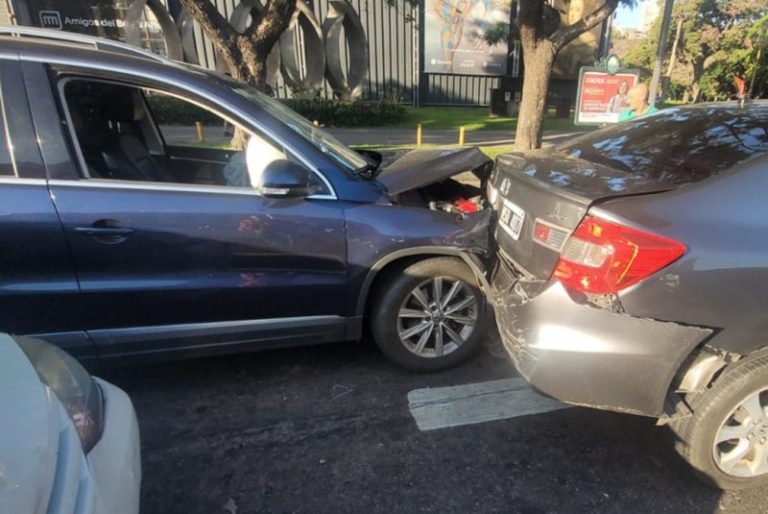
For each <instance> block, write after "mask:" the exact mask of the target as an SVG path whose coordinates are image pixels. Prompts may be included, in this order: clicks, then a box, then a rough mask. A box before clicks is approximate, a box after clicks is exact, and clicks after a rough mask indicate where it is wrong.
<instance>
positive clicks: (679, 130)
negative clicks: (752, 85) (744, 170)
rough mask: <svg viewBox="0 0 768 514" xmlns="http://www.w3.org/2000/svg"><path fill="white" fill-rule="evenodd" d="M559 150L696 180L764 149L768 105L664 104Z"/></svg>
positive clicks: (676, 179)
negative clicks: (682, 106)
mask: <svg viewBox="0 0 768 514" xmlns="http://www.w3.org/2000/svg"><path fill="white" fill-rule="evenodd" d="M558 150H559V151H560V152H563V153H565V154H567V155H569V156H571V157H576V158H581V159H584V160H587V161H590V162H594V163H598V164H603V165H606V166H610V167H612V168H615V169H617V170H621V171H626V172H627V173H633V174H634V173H638V174H643V175H645V176H647V177H650V178H654V179H657V180H659V181H661V182H666V183H673V184H686V183H690V182H697V181H699V180H704V179H706V178H709V177H711V176H713V175H716V174H718V173H720V172H723V171H725V170H727V169H729V168H732V167H733V166H735V165H736V164H738V163H740V162H743V161H746V160H747V159H750V158H752V157H756V156H759V155H762V154H766V153H768V105H766V104H760V105H752V106H750V107H747V108H746V109H737V108H736V107H726V106H723V105H713V106H710V107H699V108H693V109H680V108H673V109H666V110H664V111H661V112H659V113H658V114H654V115H651V116H646V117H643V118H639V119H637V120H633V121H629V122H624V123H619V124H616V125H613V126H611V127H608V128H605V129H602V130H598V131H595V132H592V133H590V134H587V135H586V136H583V137H580V138H578V139H576V140H573V141H570V142H568V143H566V144H564V145H561V146H560V147H558Z"/></svg>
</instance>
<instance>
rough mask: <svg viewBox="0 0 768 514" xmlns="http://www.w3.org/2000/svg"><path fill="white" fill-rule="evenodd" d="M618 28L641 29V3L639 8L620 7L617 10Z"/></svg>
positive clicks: (616, 21)
mask: <svg viewBox="0 0 768 514" xmlns="http://www.w3.org/2000/svg"><path fill="white" fill-rule="evenodd" d="M614 24H615V26H616V27H619V28H622V29H639V28H640V3H639V2H638V4H637V6H636V7H634V8H632V7H625V6H623V5H619V7H618V9H616V20H614Z"/></svg>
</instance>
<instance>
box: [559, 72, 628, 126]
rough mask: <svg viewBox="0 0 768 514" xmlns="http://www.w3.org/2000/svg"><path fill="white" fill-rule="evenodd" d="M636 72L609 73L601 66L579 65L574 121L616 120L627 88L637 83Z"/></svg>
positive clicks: (624, 100)
mask: <svg viewBox="0 0 768 514" xmlns="http://www.w3.org/2000/svg"><path fill="white" fill-rule="evenodd" d="M639 75H640V74H639V73H638V72H637V71H635V70H621V71H619V72H617V73H615V74H610V73H608V72H607V71H606V70H605V69H603V68H582V69H581V73H579V92H578V95H577V97H576V116H575V119H574V123H575V124H577V125H600V124H603V123H617V122H618V121H619V114H621V112H622V111H624V110H626V109H628V108H629V105H628V104H627V92H629V89H630V88H631V87H632V86H634V85H635V84H637V83H638V81H639Z"/></svg>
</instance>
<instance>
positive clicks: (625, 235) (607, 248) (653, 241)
mask: <svg viewBox="0 0 768 514" xmlns="http://www.w3.org/2000/svg"><path fill="white" fill-rule="evenodd" d="M684 253H685V245H683V244H682V243H680V242H678V241H675V240H673V239H668V238H666V237H662V236H658V235H656V234H651V233H648V232H644V231H641V230H637V229H634V228H630V227H626V226H624V225H619V224H617V223H613V222H610V221H606V220H604V219H601V218H596V217H594V216H586V217H585V218H584V219H583V220H582V221H581V223H580V224H579V226H578V227H576V230H575V231H574V232H573V234H572V235H571V237H570V238H569V239H568V241H567V242H566V244H565V247H564V248H563V250H562V252H561V254H560V260H558V262H557V266H556V267H555V273H554V276H555V278H557V279H558V280H559V281H560V282H562V283H563V284H564V285H566V286H568V287H571V288H573V289H576V290H578V291H581V292H584V293H593V294H611V293H616V292H618V291H620V290H622V289H625V288H627V287H629V286H631V285H632V284H636V283H637V282H639V281H641V280H643V279H645V278H647V277H649V276H651V275H652V274H654V273H656V272H657V271H659V270H660V269H662V268H665V267H666V266H669V265H670V264H672V263H673V262H674V261H676V260H677V259H679V258H680V257H681V256H682V255H683V254H684Z"/></svg>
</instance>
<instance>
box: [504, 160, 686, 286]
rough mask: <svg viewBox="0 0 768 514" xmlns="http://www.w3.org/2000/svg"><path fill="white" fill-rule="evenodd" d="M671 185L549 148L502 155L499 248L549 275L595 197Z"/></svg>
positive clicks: (540, 275)
mask: <svg viewBox="0 0 768 514" xmlns="http://www.w3.org/2000/svg"><path fill="white" fill-rule="evenodd" d="M673 187H674V186H673V185H670V184H667V183H661V182H659V181H656V180H654V179H650V178H647V177H646V176H645V175H643V174H631V173H627V172H625V171H619V170H617V169H614V168H611V167H609V166H605V165H602V164H596V163H593V162H589V161H586V160H582V159H576V158H571V157H567V156H565V155H563V154H560V153H557V152H555V151H551V150H544V151H532V152H525V153H514V154H505V155H500V156H499V157H498V159H497V164H496V169H495V170H494V173H493V175H492V178H491V187H490V193H489V201H490V202H491V204H492V205H493V206H494V209H495V210H496V212H497V215H498V223H497V225H496V230H495V237H496V240H497V242H498V245H499V250H500V251H501V253H502V255H503V256H504V257H506V258H507V259H508V260H510V261H512V262H513V264H515V265H516V266H517V267H518V268H520V269H521V271H523V272H525V273H527V274H529V275H531V276H532V278H537V279H546V278H548V277H549V276H550V275H551V274H552V270H553V269H554V267H555V264H556V263H557V260H558V258H559V256H560V251H561V249H562V247H563V245H564V244H565V242H566V240H567V239H568V236H569V235H570V234H571V232H573V230H574V229H575V228H576V226H577V225H578V224H579V222H580V221H581V220H582V218H583V217H584V215H585V214H586V213H587V209H588V208H589V207H590V206H591V205H592V204H593V203H595V202H598V201H602V200H605V199H608V198H614V197H619V196H627V195H636V194H645V193H654V192H660V191H666V190H669V189H672V188H673Z"/></svg>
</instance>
